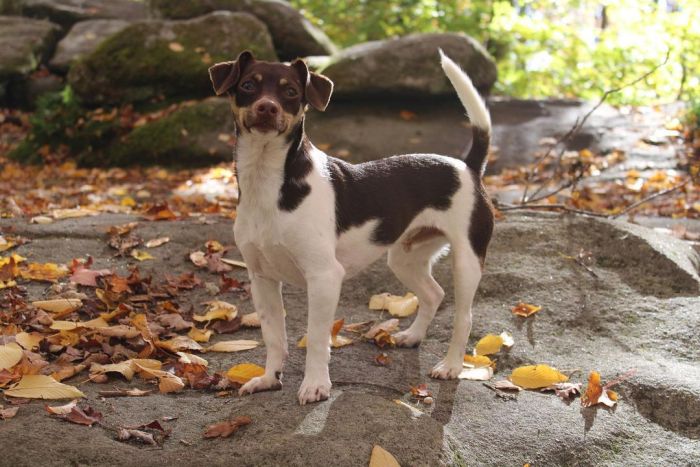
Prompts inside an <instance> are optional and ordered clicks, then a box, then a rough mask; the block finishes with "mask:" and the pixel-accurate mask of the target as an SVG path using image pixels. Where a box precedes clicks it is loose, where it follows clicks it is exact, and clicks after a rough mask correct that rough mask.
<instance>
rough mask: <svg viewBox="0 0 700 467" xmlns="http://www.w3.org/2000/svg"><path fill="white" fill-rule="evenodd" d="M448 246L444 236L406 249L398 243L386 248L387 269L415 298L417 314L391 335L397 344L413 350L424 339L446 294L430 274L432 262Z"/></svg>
mask: <svg viewBox="0 0 700 467" xmlns="http://www.w3.org/2000/svg"><path fill="white" fill-rule="evenodd" d="M446 245H447V239H446V238H445V237H444V236H439V237H437V238H432V239H430V240H427V241H424V242H421V243H419V244H415V245H412V246H409V247H406V246H405V245H404V244H401V243H398V244H396V245H394V246H393V247H391V248H390V249H389V260H388V263H389V268H390V269H391V270H392V271H393V272H394V274H395V275H396V277H397V278H398V279H399V280H400V281H401V283H402V284H403V285H404V286H406V287H407V288H408V290H409V291H411V292H413V293H415V294H416V296H417V297H418V303H419V308H418V314H417V316H416V319H415V320H414V321H413V324H411V326H410V327H409V328H408V329H406V330H404V331H401V332H398V333H396V334H394V339H396V344H397V345H400V346H402V347H413V346H416V345H418V344H420V342H421V341H422V340H423V338H424V337H425V333H426V332H427V331H428V326H429V325H430V323H431V322H432V320H433V317H435V312H436V311H437V309H438V307H439V306H440V303H442V299H443V298H444V297H445V292H444V291H443V290H442V287H440V285H439V284H438V283H437V282H436V281H435V279H434V278H433V274H432V265H433V262H434V261H435V260H436V259H437V257H438V256H439V255H440V252H441V251H442V250H443V249H444V248H445V246H446Z"/></svg>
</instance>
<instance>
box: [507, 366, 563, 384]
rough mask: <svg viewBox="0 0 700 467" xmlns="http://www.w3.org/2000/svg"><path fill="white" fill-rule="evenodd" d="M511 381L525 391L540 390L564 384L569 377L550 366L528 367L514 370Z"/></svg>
mask: <svg viewBox="0 0 700 467" xmlns="http://www.w3.org/2000/svg"><path fill="white" fill-rule="evenodd" d="M509 379H510V380H511V381H512V382H513V384H517V385H518V386H520V387H523V388H525V389H539V388H545V387H547V386H550V385H552V384H555V383H563V382H565V381H568V380H569V377H568V376H566V375H564V374H562V373H560V372H559V371H557V370H556V369H555V368H552V367H551V366H549V365H527V366H521V367H519V368H516V369H514V370H513V372H512V373H511V375H510V378H509Z"/></svg>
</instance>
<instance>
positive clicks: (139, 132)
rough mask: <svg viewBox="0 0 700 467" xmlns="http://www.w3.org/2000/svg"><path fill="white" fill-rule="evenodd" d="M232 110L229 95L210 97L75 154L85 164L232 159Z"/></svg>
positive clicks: (171, 163) (202, 163)
mask: <svg viewBox="0 0 700 467" xmlns="http://www.w3.org/2000/svg"><path fill="white" fill-rule="evenodd" d="M233 127H234V123H233V114H232V112H231V107H230V105H229V102H228V99H224V98H218V97H212V98H209V99H205V100H203V101H201V102H198V103H196V104H193V105H186V106H184V107H182V108H180V109H178V110H176V111H175V112H173V113H172V114H170V115H168V116H166V117H163V118H161V119H159V120H156V121H153V122H149V123H146V124H145V125H143V126H140V127H138V128H136V129H134V130H133V131H132V132H131V133H129V134H127V135H126V136H125V137H123V138H121V139H120V140H119V141H115V142H114V143H113V144H112V145H110V146H109V147H107V148H106V149H104V150H100V151H87V152H85V153H83V154H81V155H79V156H78V157H77V161H78V162H79V163H80V164H81V165H85V166H110V167H112V166H129V165H163V166H168V167H173V166H174V167H178V166H179V167H184V166H186V167H191V166H205V165H211V164H216V163H219V162H222V161H230V160H231V159H232V154H233V148H232V145H231V144H232V141H231V139H230V138H231V137H232V136H231V135H232V133H233Z"/></svg>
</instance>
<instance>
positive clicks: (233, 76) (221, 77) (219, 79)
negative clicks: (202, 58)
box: [209, 50, 255, 96]
mask: <svg viewBox="0 0 700 467" xmlns="http://www.w3.org/2000/svg"><path fill="white" fill-rule="evenodd" d="M253 61H255V58H254V57H253V54H252V53H250V52H249V51H247V50H245V51H243V52H241V53H240V55H238V58H237V59H236V60H235V61H233V62H221V63H217V64H216V65H213V66H211V67H209V78H210V79H211V84H212V86H214V92H215V93H216V95H217V96H220V95H222V94H224V93H226V92H227V91H228V90H229V89H231V88H232V87H234V86H235V85H236V84H238V80H239V79H240V77H241V75H242V74H243V70H244V69H245V68H246V66H248V65H249V64H250V63H251V62H253Z"/></svg>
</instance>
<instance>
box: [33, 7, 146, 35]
mask: <svg viewBox="0 0 700 467" xmlns="http://www.w3.org/2000/svg"><path fill="white" fill-rule="evenodd" d="M20 1H21V3H22V14H24V15H25V16H31V17H34V18H48V19H49V20H51V21H53V22H54V23H58V24H60V25H61V26H63V27H64V28H65V29H68V28H70V27H71V26H72V25H73V24H75V23H77V22H79V21H85V20H90V19H123V20H129V21H136V20H143V19H147V18H148V16H149V14H148V7H147V2H145V1H141V0H20Z"/></svg>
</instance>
